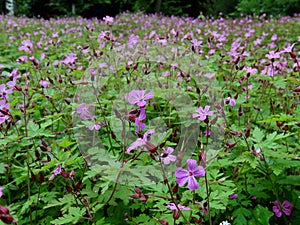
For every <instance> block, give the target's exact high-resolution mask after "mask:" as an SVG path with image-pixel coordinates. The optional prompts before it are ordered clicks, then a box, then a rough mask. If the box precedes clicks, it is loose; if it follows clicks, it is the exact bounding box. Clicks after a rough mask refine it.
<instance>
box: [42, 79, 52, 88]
mask: <svg viewBox="0 0 300 225" xmlns="http://www.w3.org/2000/svg"><path fill="white" fill-rule="evenodd" d="M40 85H41V87H42V88H49V87H50V83H49V82H48V81H46V80H40Z"/></svg>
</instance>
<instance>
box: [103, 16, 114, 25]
mask: <svg viewBox="0 0 300 225" xmlns="http://www.w3.org/2000/svg"><path fill="white" fill-rule="evenodd" d="M103 20H104V21H105V23H107V24H112V23H113V22H114V18H113V17H111V16H105V17H103Z"/></svg>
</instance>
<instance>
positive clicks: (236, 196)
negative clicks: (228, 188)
mask: <svg viewBox="0 0 300 225" xmlns="http://www.w3.org/2000/svg"><path fill="white" fill-rule="evenodd" d="M238 197H239V196H238V194H232V195H230V196H229V198H231V199H235V198H238Z"/></svg>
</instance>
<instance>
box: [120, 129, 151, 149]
mask: <svg viewBox="0 0 300 225" xmlns="http://www.w3.org/2000/svg"><path fill="white" fill-rule="evenodd" d="M154 133H155V130H154V129H151V130H148V131H147V132H146V133H144V135H143V138H138V139H136V140H135V141H134V142H133V143H132V144H131V145H130V146H129V147H128V148H127V150H126V152H127V153H130V152H131V151H132V150H133V149H136V148H137V147H141V146H143V145H146V144H147V142H148V136H149V135H151V134H154Z"/></svg>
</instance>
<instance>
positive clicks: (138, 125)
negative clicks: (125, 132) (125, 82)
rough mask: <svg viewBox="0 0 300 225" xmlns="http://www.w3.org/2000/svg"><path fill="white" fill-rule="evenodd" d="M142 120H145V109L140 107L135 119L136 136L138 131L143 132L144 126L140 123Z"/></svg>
mask: <svg viewBox="0 0 300 225" xmlns="http://www.w3.org/2000/svg"><path fill="white" fill-rule="evenodd" d="M144 119H146V111H145V108H144V107H142V108H140V114H139V116H138V117H136V118H135V126H136V128H135V134H138V133H139V130H144V129H145V127H146V125H145V124H144V123H143V122H141V121H143V120H144Z"/></svg>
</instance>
